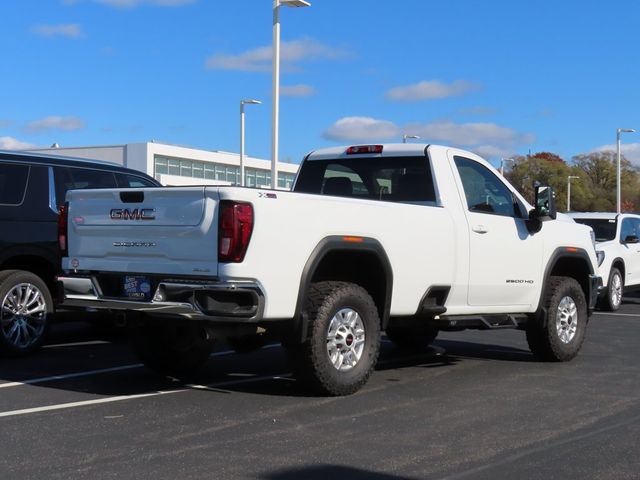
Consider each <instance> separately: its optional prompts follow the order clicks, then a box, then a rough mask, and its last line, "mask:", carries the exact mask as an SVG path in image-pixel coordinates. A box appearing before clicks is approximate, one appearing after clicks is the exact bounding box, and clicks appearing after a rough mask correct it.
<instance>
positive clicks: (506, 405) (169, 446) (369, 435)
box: [0, 298, 640, 480]
mask: <svg viewBox="0 0 640 480" xmlns="http://www.w3.org/2000/svg"><path fill="white" fill-rule="evenodd" d="M639 350H640V299H637V298H632V299H630V300H626V301H625V303H624V304H623V306H622V308H621V310H620V311H619V312H618V313H616V314H604V313H596V314H595V315H594V316H593V317H592V319H591V322H590V325H589V330H588V334H587V340H586V342H585V344H584V347H583V349H582V352H581V354H580V355H579V357H578V358H576V359H575V360H574V361H572V362H568V363H555V364H554V363H539V362H536V361H534V360H533V358H532V356H531V354H530V353H529V351H528V348H527V345H526V341H525V338H524V334H523V332H518V331H513V330H499V331H490V332H476V331H466V332H460V333H441V335H440V336H439V337H438V339H437V340H436V342H435V345H434V346H433V348H430V349H428V350H427V351H425V352H424V353H422V354H418V355H408V354H406V353H403V352H401V351H399V350H397V349H395V347H393V345H391V344H389V343H388V342H384V343H383V349H382V354H381V356H380V362H379V365H378V368H377V369H376V372H375V373H374V375H373V376H372V378H371V380H370V381H369V383H368V384H367V385H366V386H365V387H364V388H363V389H362V390H361V391H360V392H358V393H357V394H355V395H352V396H349V397H341V398H322V397H315V396H312V395H310V394H309V393H308V392H306V391H305V390H303V389H302V388H301V387H300V386H299V385H297V383H296V381H295V380H294V379H292V378H291V377H290V374H289V369H288V366H287V364H286V362H285V357H284V353H283V351H282V349H281V348H280V347H279V346H277V345H273V346H268V347H267V348H263V349H262V350H260V351H258V352H255V353H251V354H245V355H238V354H235V353H233V352H231V351H229V350H227V349H226V348H225V347H224V345H221V347H220V349H218V350H217V351H216V352H215V353H214V354H213V355H212V358H211V359H210V361H209V363H208V364H207V366H206V368H205V369H204V370H203V371H202V372H201V373H199V374H198V375H197V376H196V378H195V379H194V380H193V381H192V383H189V384H185V383H180V382H177V381H172V380H170V379H166V378H160V377H158V376H156V375H154V374H152V373H150V372H149V371H148V370H146V369H145V368H144V367H142V366H141V365H140V364H139V363H138V361H137V360H136V358H135V357H134V356H133V355H132V353H131V352H130V350H129V347H128V345H127V342H126V339H125V338H119V339H116V340H115V341H106V340H104V338H103V336H101V335H100V334H97V333H96V332H95V331H94V329H92V328H89V327H88V326H87V325H86V324H85V323H68V324H67V323H66V324H61V325H57V326H56V328H55V329H54V331H53V332H52V335H51V337H50V341H49V344H48V345H47V346H46V347H45V348H44V349H43V350H42V351H41V352H40V353H39V354H37V355H34V356H31V357H27V358H21V359H16V358H13V359H11V358H4V359H0V446H1V449H2V454H1V455H0V479H12V480H13V479H76V478H77V479H85V478H95V479H102V478H106V479H109V478H118V479H128V478H135V479H146V478H149V479H151V478H153V479H165V478H166V479H227V478H228V479H235V478H247V479H277V480H280V479H282V480H286V479H315V478H318V479H325V478H335V477H338V476H339V477H342V478H349V479H352V478H356V479H359V478H363V479H364V478H371V479H423V478H424V479H498V478H518V479H556V478H557V479H567V478H580V479H637V478H640V473H639V472H640V445H639V444H638V438H640V381H639V377H640V375H639V374H638V368H637V363H638V352H639Z"/></svg>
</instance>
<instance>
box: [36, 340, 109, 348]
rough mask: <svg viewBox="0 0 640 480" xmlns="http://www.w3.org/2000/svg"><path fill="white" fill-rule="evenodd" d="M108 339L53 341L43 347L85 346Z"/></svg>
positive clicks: (103, 342) (99, 343)
mask: <svg viewBox="0 0 640 480" xmlns="http://www.w3.org/2000/svg"><path fill="white" fill-rule="evenodd" d="M105 343H111V342H107V341H106V340H89V341H87V342H71V343H52V344H51V345H44V346H43V347H42V348H62V347H84V346H88V345H103V344H105Z"/></svg>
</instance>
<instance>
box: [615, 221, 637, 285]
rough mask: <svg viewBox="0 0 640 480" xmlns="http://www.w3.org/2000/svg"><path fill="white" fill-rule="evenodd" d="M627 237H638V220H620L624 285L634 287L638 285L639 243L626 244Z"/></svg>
mask: <svg viewBox="0 0 640 480" xmlns="http://www.w3.org/2000/svg"><path fill="white" fill-rule="evenodd" d="M628 236H636V237H638V236H640V220H638V219H637V218H632V217H626V218H623V219H622V224H621V225H620V243H621V246H622V251H623V252H624V256H623V258H624V262H625V274H626V275H625V277H626V278H625V279H624V284H625V285H636V284H638V283H640V243H626V242H625V239H626V238H627V237H628Z"/></svg>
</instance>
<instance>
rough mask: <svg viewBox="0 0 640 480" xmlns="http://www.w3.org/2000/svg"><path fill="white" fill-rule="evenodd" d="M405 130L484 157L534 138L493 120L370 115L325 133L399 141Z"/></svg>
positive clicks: (346, 121) (503, 154) (354, 138)
mask: <svg viewBox="0 0 640 480" xmlns="http://www.w3.org/2000/svg"><path fill="white" fill-rule="evenodd" d="M403 133H408V134H411V135H419V136H420V139H421V140H420V141H422V142H425V143H443V144H445V145H451V146H458V147H463V148H466V149H468V150H471V151H473V152H476V153H478V154H479V155H481V156H483V157H485V158H500V157H507V156H510V155H512V154H514V153H515V151H516V150H517V148H518V147H519V146H522V145H526V144H530V143H533V142H534V141H535V137H534V136H533V135H532V134H527V133H519V132H517V131H515V130H513V129H511V128H507V127H501V126H499V125H496V124H494V123H462V124H456V123H453V122H449V121H440V122H432V123H413V124H408V125H404V126H402V127H401V126H398V125H396V124H395V123H393V122H390V121H388V120H380V119H375V118H371V117H344V118H341V119H340V120H338V121H337V122H335V123H334V124H333V125H332V126H331V127H329V128H328V129H327V130H326V131H325V132H324V134H323V136H324V138H326V139H328V140H334V141H345V142H346V141H349V142H352V141H359V142H360V141H361V142H366V141H382V140H389V139H392V140H395V141H400V138H401V136H402V134H403Z"/></svg>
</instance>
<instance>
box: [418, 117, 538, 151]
mask: <svg viewBox="0 0 640 480" xmlns="http://www.w3.org/2000/svg"><path fill="white" fill-rule="evenodd" d="M407 130H408V131H409V130H410V131H411V132H412V133H415V134H417V135H420V136H421V137H422V138H424V139H430V140H434V141H436V142H445V143H447V144H451V145H460V146H463V147H471V146H479V145H484V144H490V145H497V146H511V145H521V144H528V143H533V142H534V141H535V137H534V136H533V135H531V134H523V133H518V132H516V131H515V130H513V129H511V128H508V127H501V126H499V125H496V124H495V123H454V122H449V121H441V122H433V123H427V124H412V125H408V126H407Z"/></svg>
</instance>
